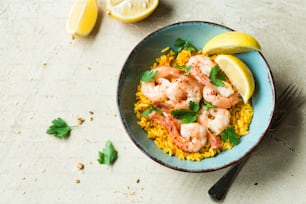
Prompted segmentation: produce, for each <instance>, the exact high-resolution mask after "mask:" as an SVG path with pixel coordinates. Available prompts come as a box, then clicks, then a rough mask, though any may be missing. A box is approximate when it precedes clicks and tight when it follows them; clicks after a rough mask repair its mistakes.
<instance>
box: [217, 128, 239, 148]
mask: <svg viewBox="0 0 306 204" xmlns="http://www.w3.org/2000/svg"><path fill="white" fill-rule="evenodd" d="M221 138H222V140H223V141H224V142H226V141H227V140H229V142H230V143H231V144H233V145H237V144H238V143H239V135H238V134H237V133H236V132H235V128H234V126H231V127H228V128H226V129H225V130H224V131H223V132H222V133H221Z"/></svg>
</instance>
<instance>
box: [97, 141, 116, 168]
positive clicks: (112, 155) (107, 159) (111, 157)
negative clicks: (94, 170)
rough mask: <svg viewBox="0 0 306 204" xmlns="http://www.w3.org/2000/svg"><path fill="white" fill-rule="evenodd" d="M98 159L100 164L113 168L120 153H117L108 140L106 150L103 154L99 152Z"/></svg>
mask: <svg viewBox="0 0 306 204" xmlns="http://www.w3.org/2000/svg"><path fill="white" fill-rule="evenodd" d="M98 157H99V158H98V162H99V164H106V165H108V166H111V165H113V163H114V162H115V161H116V159H117V157H118V152H117V151H116V149H115V147H114V145H113V144H112V142H111V141H109V140H107V142H106V143H105V147H104V149H103V150H102V151H101V152H100V151H99V154H98Z"/></svg>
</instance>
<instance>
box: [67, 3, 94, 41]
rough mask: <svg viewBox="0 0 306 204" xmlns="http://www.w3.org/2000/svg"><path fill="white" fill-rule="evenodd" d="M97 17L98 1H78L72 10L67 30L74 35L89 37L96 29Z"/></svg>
mask: <svg viewBox="0 0 306 204" xmlns="http://www.w3.org/2000/svg"><path fill="white" fill-rule="evenodd" d="M97 17H98V2H97V0H77V1H76V2H75V3H74V4H73V6H72V8H71V10H70V14H69V18H68V21H67V24H66V30H67V32H68V33H69V34H72V35H78V36H87V35H89V34H90V32H91V31H92V29H93V28H94V26H95V24H96V21H97Z"/></svg>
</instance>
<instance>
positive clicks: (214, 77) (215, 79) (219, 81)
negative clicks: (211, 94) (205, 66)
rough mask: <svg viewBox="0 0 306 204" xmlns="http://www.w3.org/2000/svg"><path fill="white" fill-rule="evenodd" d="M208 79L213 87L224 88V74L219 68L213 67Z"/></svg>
mask: <svg viewBox="0 0 306 204" xmlns="http://www.w3.org/2000/svg"><path fill="white" fill-rule="evenodd" d="M209 78H210V80H211V83H212V84H213V85H215V86H224V82H223V81H224V80H225V78H226V75H225V73H224V72H223V71H222V70H221V69H220V68H219V66H214V67H213V68H212V69H211V71H210V73H209Z"/></svg>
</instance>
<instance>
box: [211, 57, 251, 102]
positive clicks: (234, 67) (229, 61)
mask: <svg viewBox="0 0 306 204" xmlns="http://www.w3.org/2000/svg"><path fill="white" fill-rule="evenodd" d="M215 62H216V63H217V64H218V65H219V66H220V68H221V69H222V70H223V71H224V72H225V74H226V76H227V77H228V78H229V80H230V82H231V83H232V84H233V85H234V87H235V88H236V89H237V91H238V93H239V94H240V95H241V97H242V99H243V101H244V103H247V102H248V101H249V99H250V98H251V97H252V95H253V93H254V89H255V81H254V77H253V74H252V72H251V71H250V69H249V68H248V67H247V65H246V64H245V63H244V62H243V61H241V60H240V59H239V58H238V57H235V56H233V55H226V54H221V55H217V56H216V58H215Z"/></svg>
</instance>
